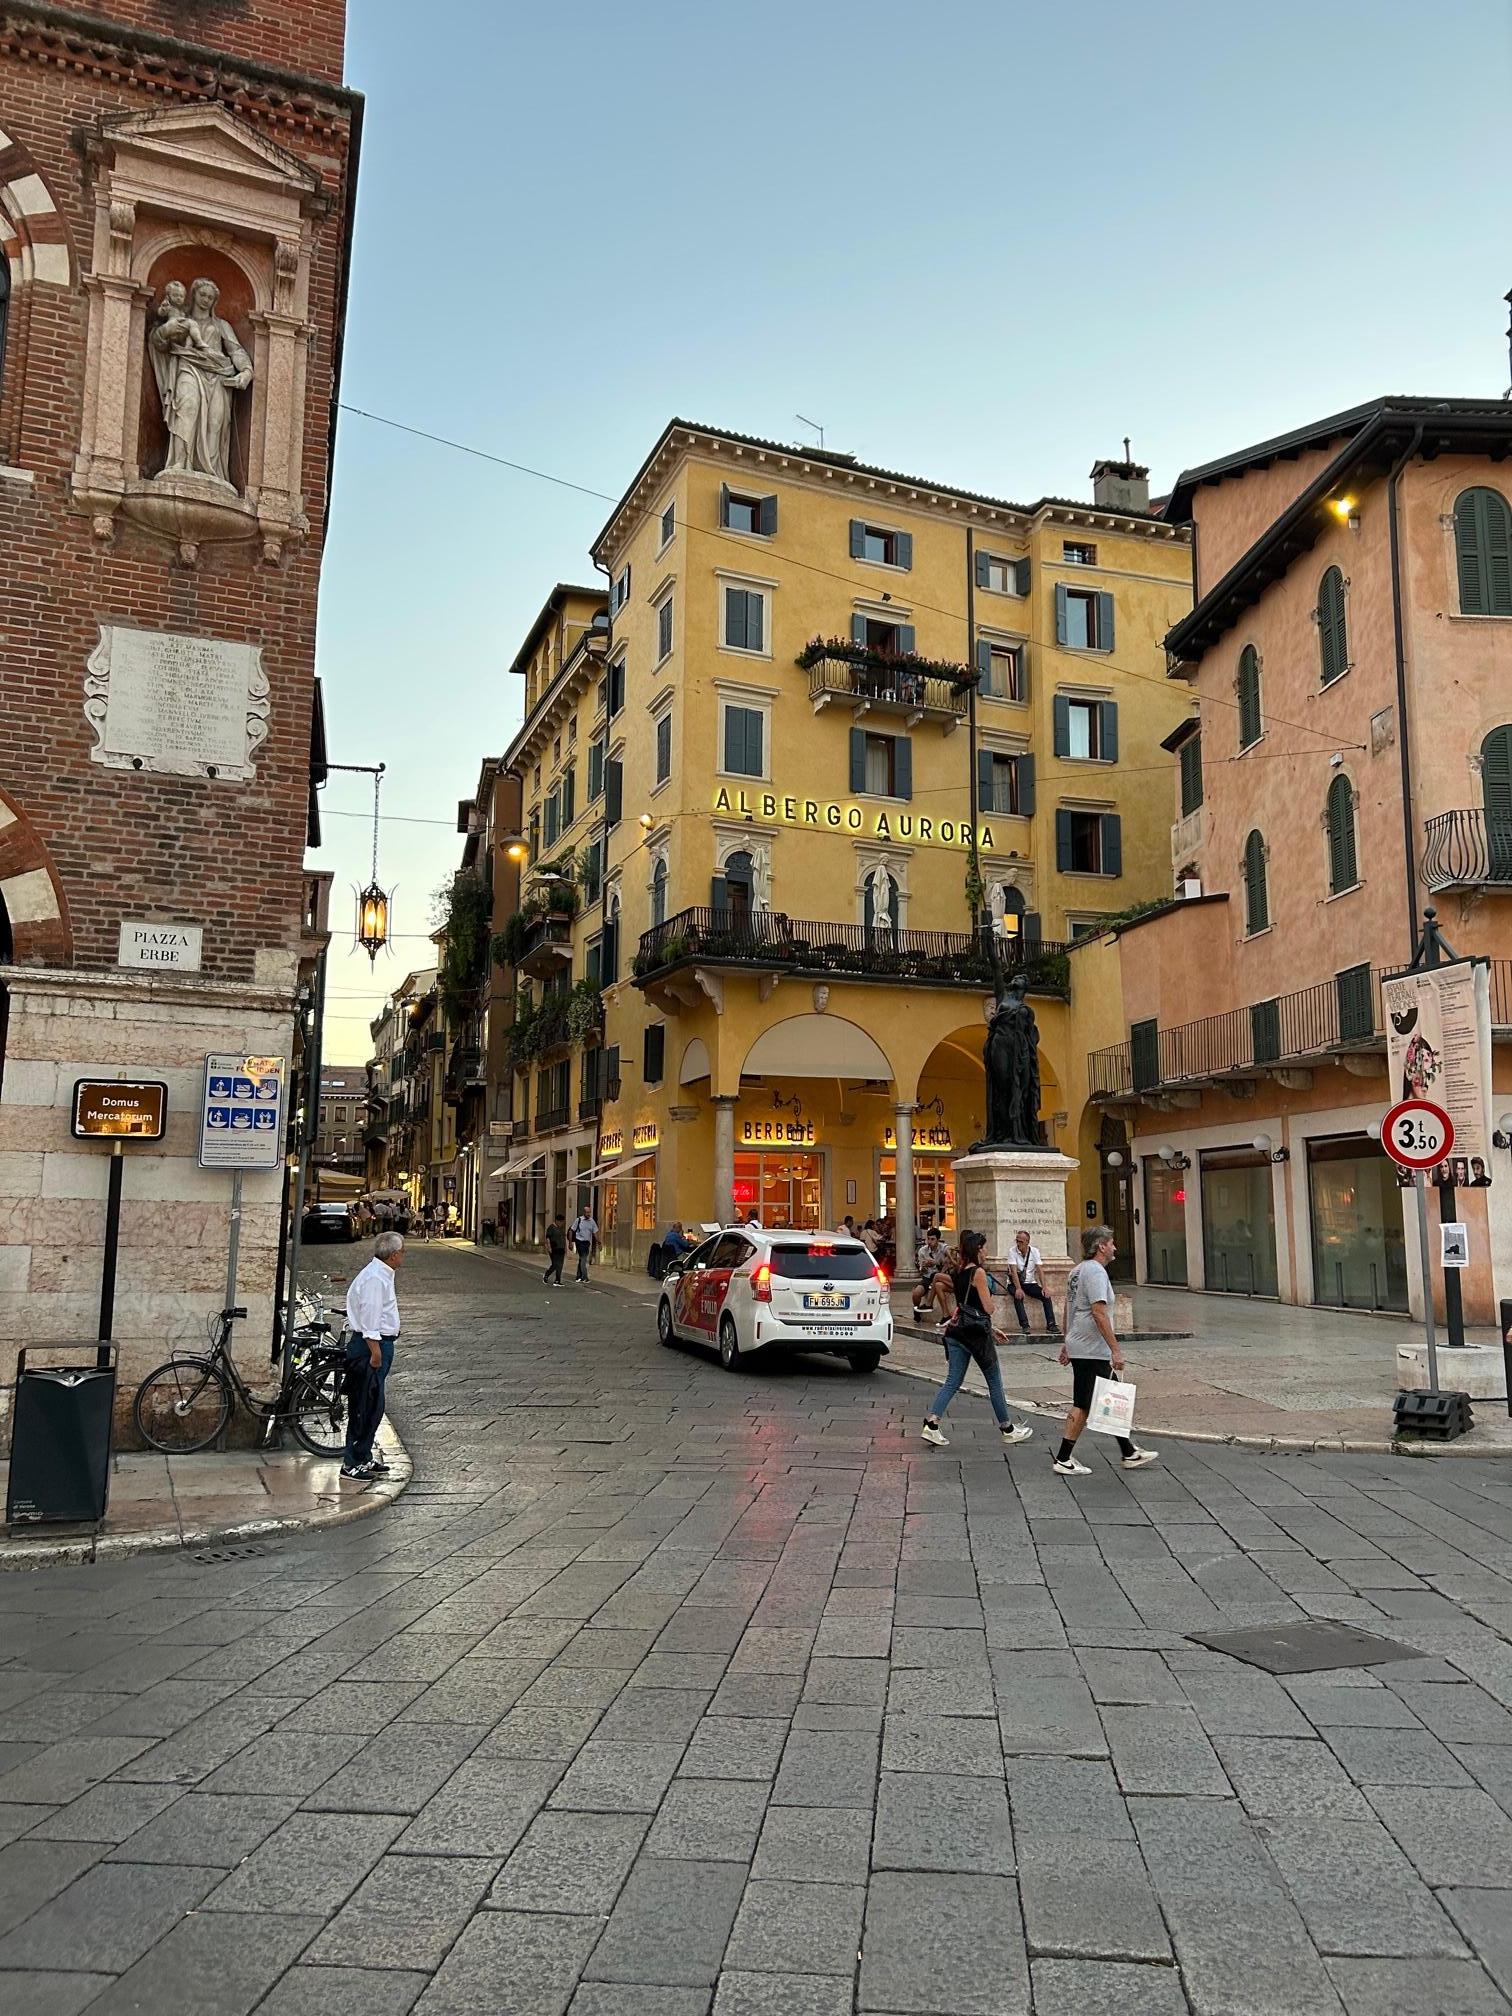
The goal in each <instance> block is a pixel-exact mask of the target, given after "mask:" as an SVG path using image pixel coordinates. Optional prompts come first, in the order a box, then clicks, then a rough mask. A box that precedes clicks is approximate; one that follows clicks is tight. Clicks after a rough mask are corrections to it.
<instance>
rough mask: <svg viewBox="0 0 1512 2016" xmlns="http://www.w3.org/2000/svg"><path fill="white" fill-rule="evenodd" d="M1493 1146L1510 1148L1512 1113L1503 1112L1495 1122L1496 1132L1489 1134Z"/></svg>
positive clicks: (1511, 1141) (1511, 1140) (1511, 1143)
mask: <svg viewBox="0 0 1512 2016" xmlns="http://www.w3.org/2000/svg"><path fill="white" fill-rule="evenodd" d="M1491 1146H1492V1147H1493V1148H1512V1113H1503V1115H1502V1116H1501V1118H1500V1120H1498V1121H1497V1123H1496V1132H1495V1133H1494V1134H1493V1135H1492V1136H1491Z"/></svg>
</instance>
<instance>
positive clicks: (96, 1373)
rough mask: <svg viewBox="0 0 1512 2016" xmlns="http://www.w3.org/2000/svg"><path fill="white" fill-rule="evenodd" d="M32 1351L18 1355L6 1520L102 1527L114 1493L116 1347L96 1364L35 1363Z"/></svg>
mask: <svg viewBox="0 0 1512 2016" xmlns="http://www.w3.org/2000/svg"><path fill="white" fill-rule="evenodd" d="M27 1355H28V1353H27V1352H26V1351H25V1350H23V1351H21V1352H20V1353H19V1354H18V1356H17V1359H16V1411H15V1416H14V1419H13V1422H12V1426H11V1452H10V1484H9V1488H8V1489H7V1491H6V1494H5V1517H6V1521H7V1523H8V1524H10V1525H18V1526H31V1525H42V1524H44V1523H46V1522H48V1521H57V1522H64V1521H67V1522H69V1523H75V1524H86V1525H97V1524H98V1523H99V1521H100V1520H102V1519H103V1518H104V1517H105V1505H106V1501H107V1499H108V1497H109V1495H110V1450H111V1439H112V1437H111V1429H112V1421H113V1417H114V1413H115V1392H116V1350H115V1346H114V1345H113V1344H102V1345H101V1346H99V1348H98V1349H97V1350H96V1351H95V1353H94V1356H93V1358H92V1360H91V1362H90V1363H88V1364H78V1363H75V1364H72V1365H28V1364H27V1362H26V1361H27Z"/></svg>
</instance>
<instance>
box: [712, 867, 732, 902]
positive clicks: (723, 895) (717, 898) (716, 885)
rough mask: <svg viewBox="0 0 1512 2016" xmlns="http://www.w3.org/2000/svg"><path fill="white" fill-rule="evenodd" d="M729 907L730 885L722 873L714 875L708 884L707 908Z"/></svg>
mask: <svg viewBox="0 0 1512 2016" xmlns="http://www.w3.org/2000/svg"><path fill="white" fill-rule="evenodd" d="M729 907H730V885H729V883H728V882H726V880H725V878H724V877H723V875H716V876H715V877H714V879H713V881H712V882H711V883H710V884H709V908H710V909H711V910H728V909H729Z"/></svg>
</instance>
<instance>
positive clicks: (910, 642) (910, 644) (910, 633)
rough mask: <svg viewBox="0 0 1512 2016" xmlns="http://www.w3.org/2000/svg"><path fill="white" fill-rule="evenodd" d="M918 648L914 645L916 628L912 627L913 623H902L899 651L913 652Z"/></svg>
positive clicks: (899, 630) (899, 634)
mask: <svg viewBox="0 0 1512 2016" xmlns="http://www.w3.org/2000/svg"><path fill="white" fill-rule="evenodd" d="M917 648H918V647H917V646H916V645H915V643H914V626H913V625H912V623H900V624H899V625H898V649H899V651H900V652H911V651H914V650H916V649H917Z"/></svg>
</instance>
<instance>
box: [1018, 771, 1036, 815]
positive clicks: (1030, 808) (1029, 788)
mask: <svg viewBox="0 0 1512 2016" xmlns="http://www.w3.org/2000/svg"><path fill="white" fill-rule="evenodd" d="M1018 809H1019V811H1020V813H1021V814H1022V815H1023V817H1024V818H1026V819H1032V818H1033V817H1034V758H1033V756H1020V757H1019V759H1018Z"/></svg>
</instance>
